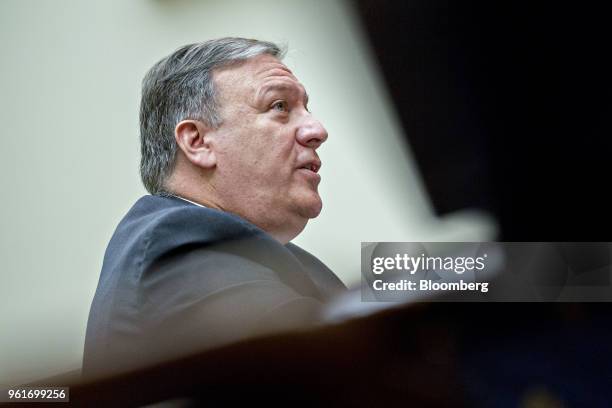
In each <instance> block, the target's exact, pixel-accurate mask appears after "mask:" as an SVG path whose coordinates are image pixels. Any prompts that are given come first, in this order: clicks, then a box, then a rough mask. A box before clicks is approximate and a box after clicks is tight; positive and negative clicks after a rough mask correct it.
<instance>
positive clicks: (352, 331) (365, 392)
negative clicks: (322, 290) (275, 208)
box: [9, 303, 612, 407]
mask: <svg viewBox="0 0 612 408" xmlns="http://www.w3.org/2000/svg"><path fill="white" fill-rule="evenodd" d="M446 306H447V305H444V304H441V303H437V304H430V305H418V306H409V307H403V308H399V309H392V310H387V311H385V312H381V313H378V314H375V315H371V316H367V317H362V318H358V319H354V320H350V321H347V322H344V323H341V324H336V325H330V326H324V327H318V328H314V329H310V330H304V331H294V332H288V333H284V334H277V335H273V336H266V337H261V338H258V339H250V340H246V341H242V342H238V343H235V344H232V345H227V346H223V347H219V348H216V349H212V350H207V351H204V352H201V353H196V354H194V355H192V356H189V357H185V358H180V359H175V360H173V361H168V362H165V363H161V364H159V365H155V366H152V367H148V368H142V369H139V370H136V371H132V372H127V373H124V374H116V375H114V376H111V377H107V378H101V379H98V380H94V381H91V380H90V381H87V382H80V383H79V382H78V381H77V382H66V378H54V379H49V380H48V381H41V382H40V384H41V385H54V384H57V385H63V386H66V385H70V406H82V407H91V406H96V407H106V406H109V407H116V406H121V407H131V406H142V405H144V404H151V403H155V402H160V401H168V400H171V401H177V400H179V401H181V402H184V403H187V404H188V405H186V406H218V405H220V406H233V405H234V404H249V405H264V406H284V407H295V406H340V407H345V406H350V407H379V406H380V407H405V406H414V407H458V406H468V407H492V406H493V407H517V406H526V405H521V404H526V403H528V402H533V401H540V400H542V399H546V400H551V401H557V402H559V403H561V404H563V406H568V407H582V406H587V407H599V406H609V401H610V398H611V395H610V394H611V392H612V388H611V387H610V376H609V368H610V364H609V363H610V361H611V358H612V341H611V340H612V326H610V325H609V324H602V323H605V319H607V316H606V315H604V314H602V313H601V311H598V310H597V309H596V308H593V307H592V305H578V304H574V305H563V304H550V303H549V304H542V305H540V307H538V308H534V307H533V305H532V304H529V303H520V304H515V305H513V308H512V309H510V308H508V309H506V310H500V311H499V313H498V315H497V318H496V319H489V318H488V317H487V316H486V312H485V311H486V305H481V304H476V303H473V304H462V305H457V304H452V306H453V307H446ZM529 316H531V317H534V318H535V321H536V322H534V320H531V319H529V318H528V317H529ZM593 339H598V340H599V341H598V342H594V341H593ZM22 405H23V404H22V403H20V404H13V405H9V406H15V407H17V406H22ZM179 406H185V405H179Z"/></svg>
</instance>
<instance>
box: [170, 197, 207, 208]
mask: <svg viewBox="0 0 612 408" xmlns="http://www.w3.org/2000/svg"><path fill="white" fill-rule="evenodd" d="M172 197H176V198H180V199H181V200H183V201H187V202H188V203H191V204H194V205H197V206H198V207H203V208H206V206H205V205H202V204H200V203H196V202H194V201H191V200H188V199H186V198H184V197H181V196H177V195H175V194H172Z"/></svg>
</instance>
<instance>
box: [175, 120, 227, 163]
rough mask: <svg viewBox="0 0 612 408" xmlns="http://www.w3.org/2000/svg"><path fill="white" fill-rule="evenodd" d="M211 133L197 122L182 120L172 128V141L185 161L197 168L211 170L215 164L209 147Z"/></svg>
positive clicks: (201, 123) (212, 152)
mask: <svg viewBox="0 0 612 408" xmlns="http://www.w3.org/2000/svg"><path fill="white" fill-rule="evenodd" d="M212 131H213V129H211V128H210V127H208V126H207V125H206V124H204V123H203V122H201V121H199V120H183V121H181V122H179V123H178V124H177V125H176V127H175V128H174V139H175V140H176V144H177V145H178V147H179V149H181V151H182V152H183V154H184V155H185V157H186V158H187V160H189V161H190V162H191V163H193V164H194V165H196V166H198V167H201V168H205V169H211V168H213V167H215V165H216V164H217V159H216V157H215V152H214V151H213V149H212V145H211V138H210V133H211V132H212Z"/></svg>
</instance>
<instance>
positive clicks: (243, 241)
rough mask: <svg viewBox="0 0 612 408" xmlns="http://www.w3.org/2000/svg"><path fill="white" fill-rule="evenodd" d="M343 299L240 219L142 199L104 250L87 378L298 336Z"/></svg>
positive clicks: (289, 250)
mask: <svg viewBox="0 0 612 408" xmlns="http://www.w3.org/2000/svg"><path fill="white" fill-rule="evenodd" d="M343 289H345V287H344V285H343V284H342V283H341V281H340V280H339V279H338V278H337V277H336V276H335V275H334V274H333V272H332V271H330V270H329V269H328V268H327V267H326V266H325V265H324V264H323V263H322V262H321V261H319V260H318V259H317V258H315V257H314V256H312V255H310V254H309V253H307V252H306V251H304V250H302V249H301V248H299V247H297V246H296V245H293V244H287V245H281V244H280V243H279V242H278V241H276V240H275V239H274V238H272V237H271V236H270V235H269V234H267V233H266V232H264V231H263V230H261V229H259V228H258V227H256V226H254V225H253V224H251V223H249V222H247V221H245V220H244V219H242V218H240V217H238V216H236V215H233V214H229V213H225V212H222V211H218V210H214V209H209V208H203V207H199V206H197V205H194V204H191V203H189V202H187V201H185V200H181V199H179V198H176V197H163V196H151V195H149V196H144V197H142V198H141V199H139V200H138V201H137V202H136V204H135V205H134V206H133V207H132V208H131V209H130V211H129V212H128V213H127V215H126V216H125V217H124V218H123V220H122V221H121V222H120V224H119V226H118V227H117V229H116V231H115V233H114V235H113V237H112V239H111V241H110V243H109V245H108V248H107V250H106V254H105V256H104V263H103V266H102V272H101V275H100V280H99V283H98V288H97V290H96V294H95V297H94V300H93V303H92V306H91V311H90V314H89V321H88V324H87V334H86V339H85V354H84V361H83V372H84V374H85V375H88V374H101V373H103V372H106V371H113V370H119V369H122V368H129V367H131V366H138V365H142V364H147V363H150V362H153V361H157V360H161V359H166V358H170V357H174V356H176V355H180V354H183V353H187V352H191V351H194V350H200V349H203V348H206V347H210V346H214V345H219V344H223V343H227V342H231V341H234V340H238V339H242V338H245V337H248V336H251V335H255V334H259V333H263V332H268V331H273V330H277V329H288V328H294V327H302V326H304V325H307V324H308V323H311V322H314V321H317V319H318V318H319V312H320V308H321V305H322V302H324V301H325V300H327V299H328V298H330V297H331V296H333V295H334V294H335V293H337V292H338V291H341V290H343Z"/></svg>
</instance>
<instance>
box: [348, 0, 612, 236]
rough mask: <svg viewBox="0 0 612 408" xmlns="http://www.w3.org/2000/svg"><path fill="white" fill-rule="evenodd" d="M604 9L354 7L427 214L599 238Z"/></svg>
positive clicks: (603, 206)
mask: <svg viewBox="0 0 612 408" xmlns="http://www.w3.org/2000/svg"><path fill="white" fill-rule="evenodd" d="M604 4H606V3H604V2H591V1H586V2H580V3H575V2H574V3H567V4H562V3H558V2H552V1H545V2H535V3H534V2H526V1H522V2H503V3H500V2H490V1H489V2H487V1H473V0H469V1H444V0H412V1H392V0H358V1H356V2H355V5H356V9H357V10H358V14H359V15H360V17H361V20H362V22H363V25H364V28H365V31H366V33H367V34H368V37H369V40H370V43H371V46H372V49H373V51H374V54H375V56H376V57H377V60H378V63H379V64H380V67H381V69H382V72H383V75H384V78H385V80H386V83H387V86H388V89H389V92H390V93H391V96H392V98H393V101H394V103H395V106H396V109H397V112H398V113H399V116H400V118H401V121H402V124H403V126H404V130H405V132H406V135H407V138H408V142H409V144H410V146H411V148H412V150H413V151H414V154H415V157H416V160H417V162H418V165H419V168H420V170H421V174H422V176H423V178H424V180H425V184H426V186H427V189H428V192H429V194H430V196H431V198H432V200H433V203H434V206H435V208H436V210H437V212H438V213H447V212H451V211H454V210H458V209H462V208H466V207H477V208H482V209H485V210H488V211H490V212H491V213H492V214H494V215H495V217H496V218H497V219H498V220H499V223H500V227H501V236H500V237H498V239H499V240H500V241H572V240H575V241H587V240H588V241H610V237H611V236H612V231H610V229H609V228H608V225H609V223H608V222H606V221H607V218H609V215H608V214H609V211H610V208H612V198H610V195H609V194H608V192H607V190H608V185H609V184H610V181H609V178H610V176H611V173H612V172H611V171H610V164H609V162H610V158H611V157H612V142H611V137H610V135H611V134H612V121H611V120H609V119H610V117H611V116H612V99H611V96H612V76H611V75H610V72H612V63H611V62H610V59H609V57H608V54H609V44H610V40H611V39H612V25H610V24H609V16H610V14H609V13H607V9H606V7H605V6H604Z"/></svg>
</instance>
